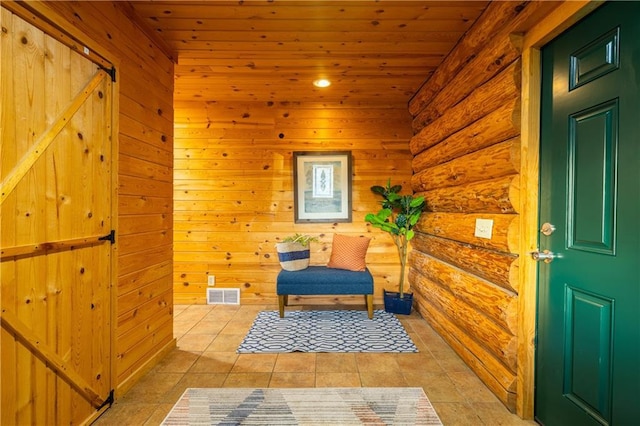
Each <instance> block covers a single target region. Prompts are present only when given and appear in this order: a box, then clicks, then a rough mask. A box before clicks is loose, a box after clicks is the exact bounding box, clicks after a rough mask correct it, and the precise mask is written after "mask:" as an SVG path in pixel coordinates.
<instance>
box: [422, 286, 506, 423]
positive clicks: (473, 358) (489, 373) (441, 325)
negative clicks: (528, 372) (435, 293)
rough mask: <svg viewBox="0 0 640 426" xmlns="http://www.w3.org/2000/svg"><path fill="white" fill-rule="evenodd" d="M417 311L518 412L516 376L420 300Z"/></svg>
mask: <svg viewBox="0 0 640 426" xmlns="http://www.w3.org/2000/svg"><path fill="white" fill-rule="evenodd" d="M414 302H415V303H414V307H415V309H416V310H417V311H418V313H419V314H420V315H422V317H423V318H425V319H426V320H427V321H428V322H429V324H430V325H431V327H433V329H434V330H435V331H437V332H438V334H440V336H442V338H443V339H444V340H445V341H446V342H447V343H449V345H450V346H451V347H452V348H453V350H454V351H456V353H457V354H458V355H459V356H460V358H462V359H463V361H464V362H465V363H466V364H467V365H468V366H469V367H470V368H471V369H472V370H473V371H474V372H475V373H476V375H477V376H478V377H479V378H480V380H482V382H483V383H484V384H485V385H486V386H487V387H488V388H489V389H490V390H491V392H493V393H494V394H495V395H496V396H497V397H498V399H500V401H502V403H503V404H505V405H506V406H507V407H509V409H511V410H512V411H513V410H515V392H516V376H515V374H513V373H512V372H511V371H509V369H508V368H507V367H505V366H504V365H503V364H502V363H501V362H500V361H498V360H497V359H496V358H495V357H494V356H493V355H492V354H491V353H490V352H488V351H487V350H486V348H484V347H483V346H482V345H480V344H479V343H478V342H476V341H475V340H474V339H471V338H470V337H469V336H468V335H466V334H465V333H464V332H463V331H462V330H460V329H459V328H458V327H457V326H456V325H454V324H453V323H451V321H449V320H448V319H447V318H446V317H445V316H444V315H442V313H440V311H438V310H437V309H435V308H434V307H433V305H431V304H430V303H429V302H428V301H426V300H424V299H423V298H422V297H421V296H418V298H417V299H416V300H414Z"/></svg>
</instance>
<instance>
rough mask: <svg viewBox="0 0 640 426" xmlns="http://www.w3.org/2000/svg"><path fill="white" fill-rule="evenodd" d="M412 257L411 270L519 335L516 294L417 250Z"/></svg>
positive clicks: (412, 253) (410, 261)
mask: <svg viewBox="0 0 640 426" xmlns="http://www.w3.org/2000/svg"><path fill="white" fill-rule="evenodd" d="M409 257H410V260H409V265H410V267H411V269H413V270H416V271H417V272H418V273H419V274H420V275H423V276H425V277H426V278H428V279H429V280H431V281H433V282H434V283H436V284H438V285H440V286H441V287H443V288H446V289H447V290H449V291H450V292H451V293H452V294H453V295H454V296H455V298H456V299H460V300H464V301H465V302H466V303H467V304H469V305H470V306H472V307H474V308H475V309H477V310H479V311H481V312H483V313H484V314H485V315H487V316H488V317H489V318H491V319H492V320H493V321H495V322H496V323H497V324H498V325H499V326H501V327H502V328H504V329H505V330H507V331H508V332H510V333H511V334H512V335H516V333H517V325H518V324H517V323H518V311H517V309H518V303H517V297H516V295H515V293H513V292H511V291H508V290H505V289H504V288H502V287H499V286H497V285H496V284H493V283H491V282H489V281H487V280H485V279H482V278H479V277H477V276H476V275H474V274H471V273H469V272H467V271H464V270H462V269H460V268H458V267H456V266H453V265H451V264H449V263H446V262H444V261H442V260H440V259H437V258H435V257H433V256H430V255H428V254H425V253H423V252H420V251H418V250H413V251H412V252H411V254H410V256H409Z"/></svg>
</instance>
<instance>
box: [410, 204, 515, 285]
mask: <svg viewBox="0 0 640 426" xmlns="http://www.w3.org/2000/svg"><path fill="white" fill-rule="evenodd" d="M472 217H473V215H472ZM411 246H412V247H413V250H414V251H420V252H422V253H426V254H428V255H430V256H432V257H434V258H436V259H440V260H442V261H443V262H446V263H449V264H451V265H454V266H456V267H458V268H460V269H462V270H463V271H467V272H468V273H470V274H473V275H477V276H478V277H480V278H484V279H485V280H487V281H489V282H492V283H494V284H496V285H498V286H500V287H502V288H504V289H506V290H508V291H512V292H514V293H518V266H517V261H518V258H517V256H515V255H512V254H507V253H500V252H497V251H494V250H487V249H485V248H480V247H477V246H473V245H471V244H467V243H463V242H459V241H454V240H451V239H446V238H439V237H435V236H432V235H427V234H424V233H422V232H417V233H416V236H415V238H413V239H412V240H411ZM412 259H413V258H412V257H410V258H409V260H410V262H409V265H411V266H413V263H412V262H411V260H412Z"/></svg>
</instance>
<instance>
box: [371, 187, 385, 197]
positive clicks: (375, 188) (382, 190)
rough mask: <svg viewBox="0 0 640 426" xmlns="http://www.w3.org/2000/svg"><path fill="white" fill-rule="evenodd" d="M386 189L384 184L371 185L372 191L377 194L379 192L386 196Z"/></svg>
mask: <svg viewBox="0 0 640 426" xmlns="http://www.w3.org/2000/svg"><path fill="white" fill-rule="evenodd" d="M385 191H386V189H384V188H383V187H382V186H379V185H374V186H372V187H371V192H373V193H375V194H379V195H382V196H384V193H385Z"/></svg>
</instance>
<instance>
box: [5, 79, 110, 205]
mask: <svg viewBox="0 0 640 426" xmlns="http://www.w3.org/2000/svg"><path fill="white" fill-rule="evenodd" d="M104 77H105V73H104V72H100V71H98V73H97V74H96V75H95V76H94V77H93V78H92V79H91V81H89V83H88V84H87V85H86V86H85V87H84V89H82V92H80V94H79V95H78V96H77V97H76V98H75V99H74V100H73V101H72V102H71V103H70V104H69V106H68V107H67V108H66V109H65V110H64V111H62V114H60V115H59V116H58V117H56V119H55V121H54V122H53V124H52V125H51V126H50V127H49V128H48V129H47V130H46V131H45V132H44V133H43V134H42V135H41V136H40V137H39V138H38V140H37V141H36V142H35V143H34V144H33V146H32V147H31V148H30V149H29V151H27V152H26V153H25V155H24V156H23V157H22V159H21V160H20V161H19V162H18V163H17V165H16V167H14V168H13V170H11V171H10V172H9V173H8V174H7V176H6V177H5V179H4V180H3V181H2V183H0V204H2V203H4V200H6V199H7V197H8V196H9V194H11V192H12V191H13V190H14V189H15V188H16V186H18V183H19V182H20V181H21V180H22V178H23V177H24V176H25V175H26V174H27V172H28V171H29V170H30V169H31V167H32V166H33V165H34V164H35V162H36V161H37V160H38V158H40V157H41V156H42V154H44V152H45V151H46V150H47V148H48V147H49V145H51V143H52V142H53V141H54V139H55V138H56V136H58V133H60V132H61V131H62V129H64V127H65V126H66V125H67V123H68V122H69V120H71V118H72V117H73V116H74V115H75V113H76V112H78V110H79V109H80V107H81V106H82V105H83V104H84V103H85V101H86V100H87V99H88V98H89V96H91V94H92V93H93V91H94V90H95V89H96V88H97V87H98V85H99V84H100V83H101V82H102V80H104Z"/></svg>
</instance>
